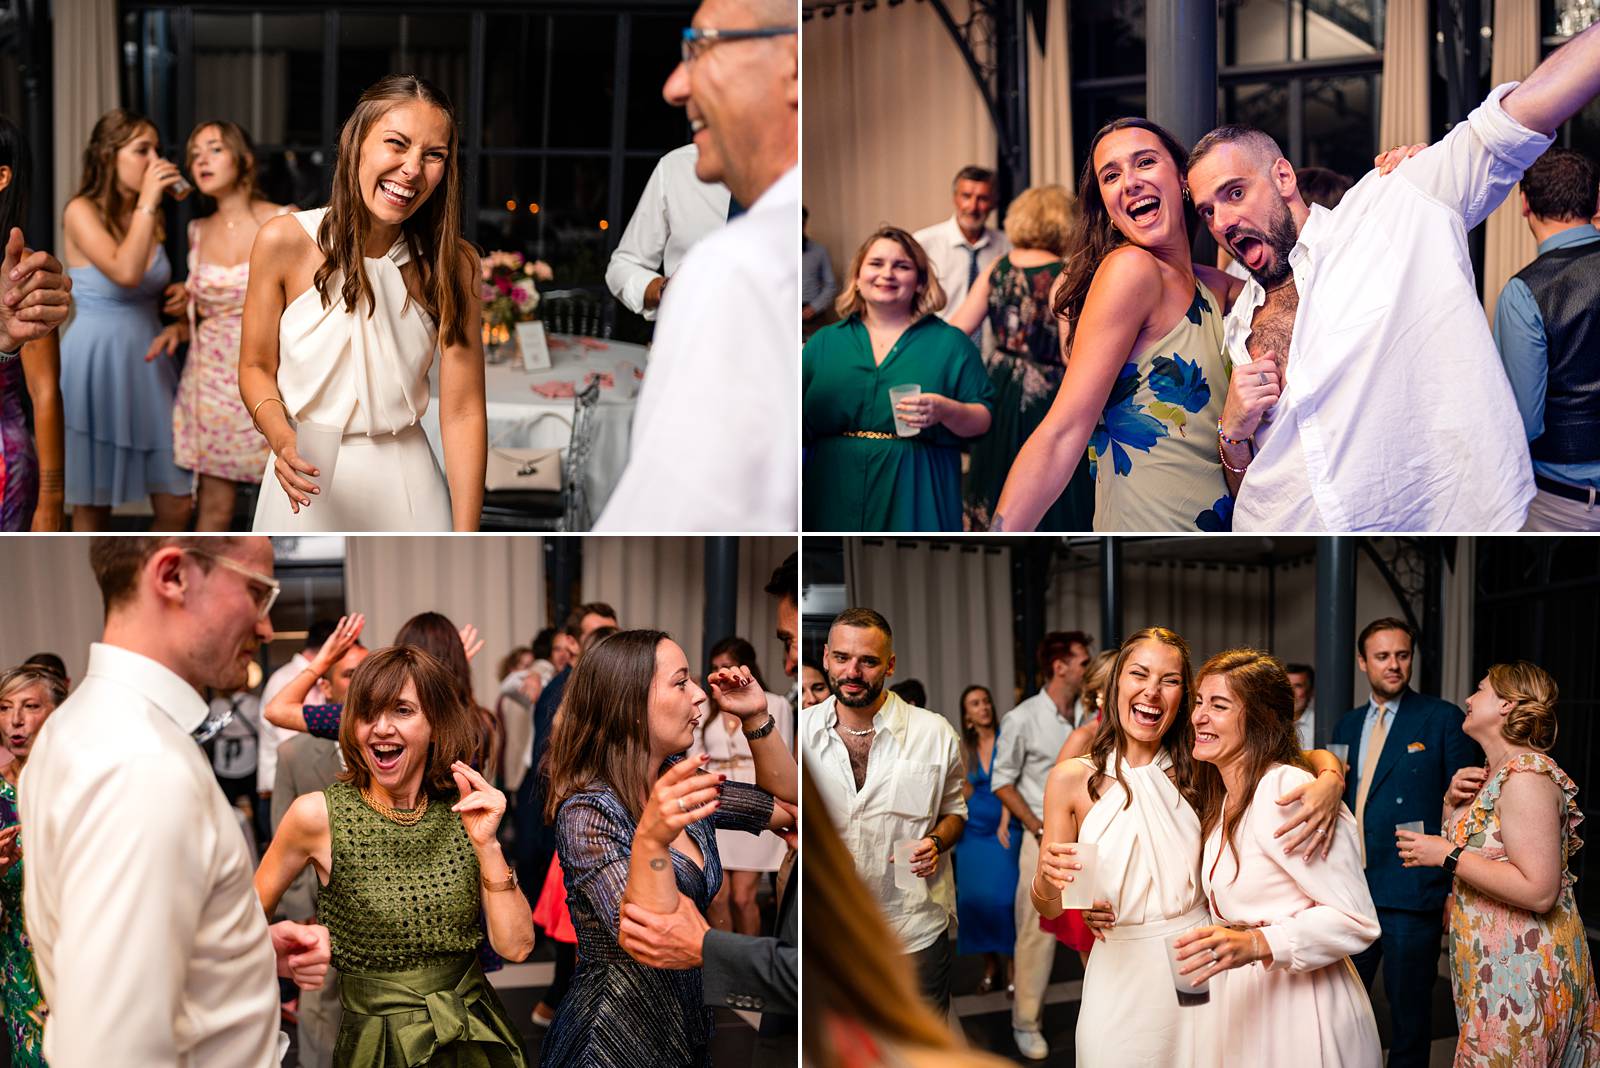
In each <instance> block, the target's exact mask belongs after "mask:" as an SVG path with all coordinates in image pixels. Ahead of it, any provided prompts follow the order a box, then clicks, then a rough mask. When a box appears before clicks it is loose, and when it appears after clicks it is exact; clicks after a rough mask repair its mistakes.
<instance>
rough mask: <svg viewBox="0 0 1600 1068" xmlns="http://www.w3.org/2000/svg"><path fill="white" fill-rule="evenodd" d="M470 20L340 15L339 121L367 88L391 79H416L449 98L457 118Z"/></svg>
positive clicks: (461, 112) (462, 107) (463, 100)
mask: <svg viewBox="0 0 1600 1068" xmlns="http://www.w3.org/2000/svg"><path fill="white" fill-rule="evenodd" d="M471 29H472V19H471V18H470V17H460V16H455V17H451V18H445V17H442V16H434V15H398V16H397V15H344V16H342V17H341V18H340V20H339V95H338V108H339V110H338V121H339V122H340V123H343V122H344V120H345V118H346V117H348V116H349V114H350V112H351V111H353V110H354V109H355V106H356V101H357V100H358V99H360V97H361V94H362V93H363V92H365V91H366V89H367V88H368V86H371V85H372V84H373V83H375V82H377V81H378V80H379V79H381V78H383V77H385V76H386V75H390V74H416V75H418V76H420V77H422V78H426V79H427V80H428V81H430V82H432V83H433V84H434V85H437V86H438V87H439V88H440V89H442V90H443V91H444V94H445V96H447V97H449V98H450V103H451V105H452V106H454V108H455V110H456V114H457V116H458V118H461V117H464V116H465V114H466V108H467V63H468V57H469V37H470V34H471Z"/></svg>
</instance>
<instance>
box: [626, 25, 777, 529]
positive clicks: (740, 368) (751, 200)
mask: <svg viewBox="0 0 1600 1068" xmlns="http://www.w3.org/2000/svg"><path fill="white" fill-rule="evenodd" d="M796 32H797V26H796V25H795V8H794V4H793V3H792V2H790V3H784V2H783V0H704V2H702V3H701V5H700V7H699V8H698V9H697V10H696V11H695V14H694V20H693V24H692V26H691V28H690V29H689V30H687V31H685V34H686V36H685V38H684V41H683V62H681V63H679V64H678V66H677V68H676V69H675V70H673V72H672V76H671V77H670V78H668V79H667V84H666V86H665V87H664V88H663V89H662V95H663V96H665V97H666V99H667V102H668V103H669V104H673V105H676V106H678V107H683V108H686V109H687V110H688V114H689V122H690V125H691V126H692V127H693V128H694V143H695V145H696V147H698V149H699V150H700V157H699V159H698V161H697V162H696V164H695V174H696V175H697V176H698V177H699V178H700V179H701V180H702V181H706V182H717V181H720V182H722V183H723V184H724V185H726V186H727V187H728V190H729V192H730V193H731V194H732V195H733V197H734V199H735V200H737V201H738V202H739V203H740V204H744V205H746V206H747V210H746V211H745V213H744V214H743V215H740V216H739V217H738V218H736V219H734V220H733V221H732V222H731V223H729V224H728V225H727V226H725V227H723V228H722V229H720V230H718V231H717V232H716V233H714V234H711V235H710V236H709V237H707V238H705V239H704V240H703V241H701V242H700V243H699V244H698V245H696V246H695V247H694V248H693V249H691V250H690V251H689V255H688V256H687V257H685V259H684V261H683V265H682V266H681V267H679V268H678V273H677V274H676V275H674V276H673V282H672V285H671V287H670V288H669V289H668V290H667V292H666V295H665V296H664V298H663V300H662V304H661V318H660V321H659V322H658V323H657V324H656V334H655V342H654V344H653V345H652V346H651V351H650V368H649V370H648V371H647V372H646V373H645V379H644V386H643V389H642V391H641V392H640V394H639V406H638V410H637V411H636V413H635V414H634V419H633V440H632V441H631V443H630V444H629V446H628V466H627V468H626V469H625V470H624V471H623V472H622V478H621V480H620V481H618V483H617V487H616V489H615V490H614V491H613V492H612V494H611V498H610V500H609V501H608V502H607V503H606V506H605V510H604V511H603V512H601V513H600V518H599V520H598V521H597V522H596V523H595V529H596V530H651V531H655V530H676V531H690V530H717V531H733V530H746V531H749V530H759V531H766V532H772V531H780V530H795V529H798V527H799V523H800V416H799V409H798V405H797V404H796V403H795V390H796V388H797V386H798V383H799V380H800V169H799V165H798V161H799V150H800V146H799V134H800V66H799V62H800V61H799V53H798V50H797V47H796ZM713 486H726V487H733V488H734V489H733V491H732V492H722V491H720V490H717V489H711V488H709V487H713Z"/></svg>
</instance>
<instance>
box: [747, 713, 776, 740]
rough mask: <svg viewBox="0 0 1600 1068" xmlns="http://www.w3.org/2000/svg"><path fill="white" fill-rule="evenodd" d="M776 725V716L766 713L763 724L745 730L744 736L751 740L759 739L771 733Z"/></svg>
mask: <svg viewBox="0 0 1600 1068" xmlns="http://www.w3.org/2000/svg"><path fill="white" fill-rule="evenodd" d="M777 726H778V717H777V716H774V715H772V714H771V713H768V714H767V722H766V723H765V724H763V725H762V726H760V727H757V728H756V729H755V730H753V731H745V732H744V736H745V737H746V738H748V739H750V740H751V741H752V742H755V741H760V740H761V739H762V738H765V737H766V736H767V735H769V734H771V733H772V732H773V730H774V729H775V728H776V727H777Z"/></svg>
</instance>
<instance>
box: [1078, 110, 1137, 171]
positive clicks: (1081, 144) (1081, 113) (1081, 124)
mask: <svg viewBox="0 0 1600 1068" xmlns="http://www.w3.org/2000/svg"><path fill="white" fill-rule="evenodd" d="M1144 113H1145V96H1144V93H1143V92H1136V93H1094V94H1092V95H1085V96H1080V97H1076V98H1075V99H1074V100H1073V101H1072V145H1073V163H1074V171H1075V173H1077V174H1082V173H1083V163H1084V158H1085V153H1086V152H1087V151H1088V148H1089V142H1090V141H1093V140H1094V135H1095V132H1096V131H1097V130H1099V129H1100V127H1102V126H1104V125H1105V124H1106V123H1108V122H1110V121H1111V120H1112V119H1120V118H1124V117H1126V116H1129V115H1143V114H1144Z"/></svg>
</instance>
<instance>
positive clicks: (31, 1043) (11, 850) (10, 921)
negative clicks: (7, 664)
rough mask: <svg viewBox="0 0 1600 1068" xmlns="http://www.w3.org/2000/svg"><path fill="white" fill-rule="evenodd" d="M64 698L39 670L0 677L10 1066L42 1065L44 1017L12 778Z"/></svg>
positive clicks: (1, 959) (63, 689)
mask: <svg viewBox="0 0 1600 1068" xmlns="http://www.w3.org/2000/svg"><path fill="white" fill-rule="evenodd" d="M66 697H67V686H66V682H65V681H63V680H62V678H61V677H60V676H59V675H56V674H55V673H54V672H51V671H46V670H44V669H42V668H35V667H22V668H17V669H16V670H15V671H8V672H6V674H5V675H3V676H0V740H3V741H4V742H5V746H6V748H7V749H9V750H11V755H12V756H14V757H15V758H16V759H15V760H13V761H12V762H11V763H10V764H7V765H6V766H5V767H4V768H0V986H3V994H0V999H3V1000H0V1022H3V1024H4V1026H5V1030H6V1037H7V1038H8V1039H9V1040H10V1043H11V1064H12V1065H13V1066H14V1068H43V1065H44V1015H45V1008H44V998H43V996H42V995H41V994H40V993H39V976H38V973H37V972H36V971H35V970H34V966H33V945H32V943H30V942H29V941H28V932H27V928H26V927H25V926H24V925H23V922H22V849H21V844H20V837H19V831H20V828H19V826H18V821H17V780H18V778H19V777H20V776H21V775H22V767H23V765H24V764H26V763H27V760H28V752H29V750H31V749H32V748H33V740H34V739H35V738H37V737H38V736H39V728H40V727H41V726H43V725H44V721H45V718H46V717H48V716H49V715H50V713H51V712H54V711H55V707H56V705H58V704H60V703H61V702H62V701H64V700H66Z"/></svg>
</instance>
